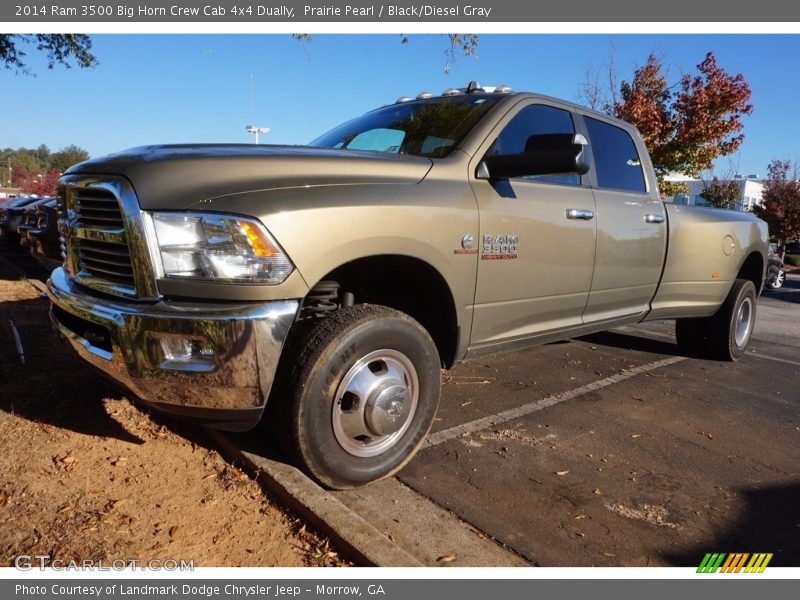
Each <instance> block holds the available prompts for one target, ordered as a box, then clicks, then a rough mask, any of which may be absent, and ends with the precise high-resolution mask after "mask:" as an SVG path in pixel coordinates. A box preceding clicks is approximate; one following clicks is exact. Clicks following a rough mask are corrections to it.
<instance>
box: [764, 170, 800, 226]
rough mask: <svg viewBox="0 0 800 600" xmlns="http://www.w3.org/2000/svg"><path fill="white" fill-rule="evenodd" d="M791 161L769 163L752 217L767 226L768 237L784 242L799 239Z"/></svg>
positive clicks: (799, 207)
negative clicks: (761, 200) (759, 199)
mask: <svg viewBox="0 0 800 600" xmlns="http://www.w3.org/2000/svg"><path fill="white" fill-rule="evenodd" d="M796 175H797V173H796V171H795V169H794V168H793V167H792V163H791V161H788V160H773V161H772V162H771V163H770V164H769V175H768V177H767V181H766V182H765V183H764V191H763V193H762V196H761V197H762V199H763V202H762V204H761V206H754V207H753V212H754V213H755V214H756V216H758V217H760V218H762V219H764V220H765V221H766V222H767V224H768V225H769V232H770V235H772V236H774V237H776V238H778V239H779V240H782V241H786V240H792V239H798V238H800V181H797V176H796Z"/></svg>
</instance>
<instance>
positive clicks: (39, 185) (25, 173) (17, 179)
mask: <svg viewBox="0 0 800 600" xmlns="http://www.w3.org/2000/svg"><path fill="white" fill-rule="evenodd" d="M59 177H61V171H59V170H58V169H49V170H47V171H33V170H28V169H26V168H25V167H17V168H16V169H15V170H14V176H13V179H12V181H13V183H14V185H16V186H17V187H19V188H20V189H21V191H22V193H23V194H28V195H31V196H55V194H56V186H57V185H58V178H59Z"/></svg>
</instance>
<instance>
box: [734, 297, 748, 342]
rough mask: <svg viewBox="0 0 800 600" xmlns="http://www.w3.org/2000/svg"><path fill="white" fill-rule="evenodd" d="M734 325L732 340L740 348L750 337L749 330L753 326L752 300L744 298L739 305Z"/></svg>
mask: <svg viewBox="0 0 800 600" xmlns="http://www.w3.org/2000/svg"><path fill="white" fill-rule="evenodd" d="M735 327H736V330H735V333H734V341H735V342H736V346H737V347H738V348H742V347H743V346H744V345H745V344H746V343H747V340H748V339H749V338H750V331H751V329H752V328H753V302H752V300H751V299H750V298H745V299H744V301H743V302H742V304H741V305H740V306H739V310H738V311H737V313H736V325H735Z"/></svg>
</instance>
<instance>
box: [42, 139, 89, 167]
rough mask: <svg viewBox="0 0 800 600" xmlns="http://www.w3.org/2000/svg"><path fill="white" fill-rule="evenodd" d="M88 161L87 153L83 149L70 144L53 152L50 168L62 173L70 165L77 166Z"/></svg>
mask: <svg viewBox="0 0 800 600" xmlns="http://www.w3.org/2000/svg"><path fill="white" fill-rule="evenodd" d="M88 159H89V153H88V152H87V151H86V150H84V149H83V148H79V147H78V146H76V145H74V144H72V145H69V146H67V147H66V148H62V149H61V150H59V151H58V152H54V153H53V154H52V155H51V156H50V167H51V168H52V169H56V170H57V171H60V172H61V173H63V172H64V171H66V170H67V169H69V168H70V167H71V166H72V165H75V164H78V163H79V162H83V161H85V160H88Z"/></svg>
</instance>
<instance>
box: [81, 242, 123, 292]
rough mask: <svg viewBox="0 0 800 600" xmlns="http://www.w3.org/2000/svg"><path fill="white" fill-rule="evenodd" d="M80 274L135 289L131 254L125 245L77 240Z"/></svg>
mask: <svg viewBox="0 0 800 600" xmlns="http://www.w3.org/2000/svg"><path fill="white" fill-rule="evenodd" d="M78 254H79V256H80V258H79V261H80V267H81V271H80V273H81V274H82V275H83V276H86V275H88V276H90V277H95V278H97V279H106V280H108V281H112V282H114V283H115V284H119V285H124V286H127V287H130V288H131V289H132V290H135V289H136V282H135V280H134V277H133V266H132V265H131V254H130V251H129V250H128V245H127V244H115V243H109V242H100V241H96V240H81V239H79V240H78Z"/></svg>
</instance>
